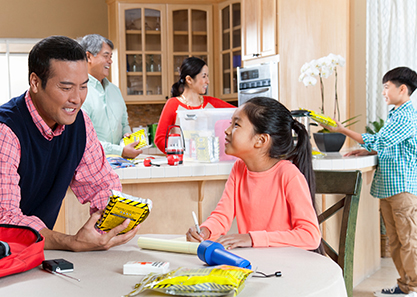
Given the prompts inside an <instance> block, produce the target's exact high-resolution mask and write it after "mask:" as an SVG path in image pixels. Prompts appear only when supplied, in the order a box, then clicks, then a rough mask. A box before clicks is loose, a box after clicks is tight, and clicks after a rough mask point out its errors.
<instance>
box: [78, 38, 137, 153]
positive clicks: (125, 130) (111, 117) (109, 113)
mask: <svg viewBox="0 0 417 297" xmlns="http://www.w3.org/2000/svg"><path fill="white" fill-rule="evenodd" d="M80 44H81V46H82V47H83V48H84V50H85V51H86V53H87V58H88V73H89V74H88V77H89V81H88V94H87V98H86V100H85V102H84V104H83V106H82V109H83V110H84V111H85V112H86V113H87V114H88V116H89V117H90V118H91V121H92V122H93V126H94V129H95V130H96V133H97V136H98V139H99V140H100V142H101V145H102V146H103V149H104V152H105V153H106V155H119V156H122V157H124V158H135V157H136V156H138V155H139V154H140V153H142V151H141V150H137V149H135V146H136V145H137V144H138V141H137V142H133V143H131V144H128V145H126V146H123V145H120V142H121V140H122V138H123V137H124V136H129V135H130V133H131V132H132V131H131V129H130V127H129V122H128V116H127V109H126V104H125V101H124V99H123V97H122V94H121V92H120V90H119V88H118V87H117V86H116V85H114V84H112V83H111V82H110V81H109V80H108V79H107V78H106V77H107V76H108V75H109V73H110V65H111V64H112V62H113V61H112V50H113V48H114V46H113V43H112V42H111V41H110V40H108V39H107V38H104V37H103V36H101V35H98V34H90V35H86V36H84V37H83V38H82V39H81V41H80Z"/></svg>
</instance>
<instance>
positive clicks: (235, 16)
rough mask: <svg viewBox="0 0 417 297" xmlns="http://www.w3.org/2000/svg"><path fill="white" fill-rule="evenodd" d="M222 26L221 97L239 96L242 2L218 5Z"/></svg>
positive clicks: (232, 97) (220, 38)
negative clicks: (238, 76)
mask: <svg viewBox="0 0 417 297" xmlns="http://www.w3.org/2000/svg"><path fill="white" fill-rule="evenodd" d="M218 13H219V21H218V26H219V28H220V30H219V31H220V36H219V40H220V42H219V52H220V63H219V65H220V71H219V72H220V73H219V76H220V80H218V81H219V83H220V88H219V90H220V98H222V99H226V100H227V99H236V98H237V67H240V66H241V63H242V51H241V50H242V48H241V40H242V34H241V30H242V29H241V28H242V26H241V4H240V1H227V2H223V3H220V4H219V7H218Z"/></svg>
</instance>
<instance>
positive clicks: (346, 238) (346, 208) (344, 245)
mask: <svg viewBox="0 0 417 297" xmlns="http://www.w3.org/2000/svg"><path fill="white" fill-rule="evenodd" d="M314 173H315V176H316V194H343V195H345V196H344V197H343V198H342V199H340V200H339V201H337V202H336V203H335V204H333V205H332V206H330V207H328V208H327V209H326V210H325V211H324V212H322V213H321V214H320V215H319V216H318V219H319V223H320V224H321V223H323V222H325V221H326V220H327V219H328V218H330V217H332V216H333V215H334V214H335V213H337V212H338V211H339V210H341V209H342V208H343V214H342V222H341V228H340V239H339V252H338V253H337V252H336V251H335V250H334V249H333V248H332V247H331V246H330V245H329V244H328V243H327V242H326V240H324V239H322V243H323V247H324V250H325V252H326V254H327V255H328V256H329V257H330V258H331V259H333V260H334V261H335V262H336V263H337V264H339V266H340V267H341V268H342V270H343V276H344V279H345V285H346V291H347V294H348V296H349V297H351V296H352V291H353V252H354V247H355V231H356V218H357V214H358V204H359V195H360V192H361V187H362V173H361V172H360V171H359V170H357V171H321V170H315V171H314Z"/></svg>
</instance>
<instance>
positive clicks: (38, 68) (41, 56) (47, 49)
mask: <svg viewBox="0 0 417 297" xmlns="http://www.w3.org/2000/svg"><path fill="white" fill-rule="evenodd" d="M52 59H54V60H58V61H81V60H85V61H86V62H87V56H86V54H85V51H84V49H83V48H82V47H81V45H79V44H78V42H77V41H75V40H73V39H71V38H69V37H66V36H50V37H47V38H45V39H42V40H41V41H39V42H38V43H37V44H35V46H34V47H33V48H32V50H31V51H30V53H29V79H30V74H31V73H32V72H33V73H35V74H36V75H37V76H38V77H39V78H40V79H41V81H42V84H41V85H42V88H43V89H45V87H46V83H47V81H48V78H49V77H50V75H51V73H50V72H51V71H50V70H51V67H50V66H51V63H50V61H51V60H52Z"/></svg>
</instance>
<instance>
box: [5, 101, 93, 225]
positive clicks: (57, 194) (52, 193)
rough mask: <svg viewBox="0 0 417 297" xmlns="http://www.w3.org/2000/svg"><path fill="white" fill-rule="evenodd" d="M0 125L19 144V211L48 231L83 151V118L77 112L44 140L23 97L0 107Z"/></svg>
mask: <svg viewBox="0 0 417 297" xmlns="http://www.w3.org/2000/svg"><path fill="white" fill-rule="evenodd" d="M0 122H2V123H4V124H6V125H7V126H9V127H10V129H11V130H12V131H13V132H14V133H15V134H16V136H17V138H18V139H19V142H20V147H21V158H20V164H19V168H18V169H17V172H18V174H19V175H20V180H19V186H20V194H21V201H20V208H21V210H22V212H23V214H24V215H26V216H36V217H38V218H40V219H41V220H42V221H43V222H44V223H45V224H46V226H47V227H48V228H49V229H52V228H53V227H54V224H55V221H56V219H57V216H58V212H59V209H60V207H61V203H62V200H63V199H64V197H65V193H66V191H67V189H68V186H69V184H70V182H71V180H72V178H73V176H74V173H75V169H76V168H77V166H78V164H79V163H80V161H81V158H82V156H83V154H84V151H85V145H86V129H85V122H84V117H83V114H82V112H81V111H80V112H79V113H78V115H77V118H76V120H75V122H74V123H73V124H71V125H69V126H65V130H64V131H63V133H62V134H61V135H59V136H56V137H54V138H53V139H52V140H47V139H46V138H45V137H43V136H42V134H41V132H40V131H39V130H38V128H37V127H36V125H35V123H34V122H33V119H32V117H31V115H30V113H29V110H28V108H27V106H26V102H25V94H23V95H21V96H20V97H16V98H13V99H11V100H10V101H9V102H7V103H5V104H4V105H2V106H0Z"/></svg>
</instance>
